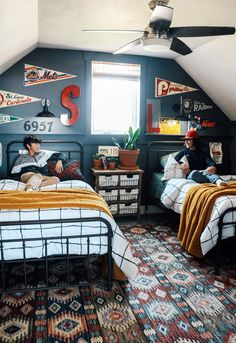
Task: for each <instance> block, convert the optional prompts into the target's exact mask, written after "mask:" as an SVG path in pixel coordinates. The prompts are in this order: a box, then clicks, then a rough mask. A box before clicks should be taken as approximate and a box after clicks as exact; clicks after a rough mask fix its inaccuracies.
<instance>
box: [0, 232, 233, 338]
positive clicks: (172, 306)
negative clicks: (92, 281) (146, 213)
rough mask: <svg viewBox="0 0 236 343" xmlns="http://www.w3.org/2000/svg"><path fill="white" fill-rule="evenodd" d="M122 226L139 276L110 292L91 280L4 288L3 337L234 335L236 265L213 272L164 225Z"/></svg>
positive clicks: (0, 323) (0, 326)
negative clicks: (48, 287) (11, 290)
mask: <svg viewBox="0 0 236 343" xmlns="http://www.w3.org/2000/svg"><path fill="white" fill-rule="evenodd" d="M122 230H123V232H124V234H125V235H126V237H127V238H128V239H129V241H130V244H131V246H132V248H133V253H134V255H135V257H136V259H137V261H138V263H139V274H138V276H137V277H136V279H135V280H133V281H132V282H117V281H115V282H114V283H113V288H112V291H111V292H107V291H105V290H104V289H103V288H101V287H95V286H92V287H81V288H80V289H78V288H76V287H72V288H67V289H65V288H59V289H54V290H50V291H49V292H48V293H46V292H45V291H40V292H39V291H37V292H31V291H29V292H25V293H22V292H14V293H12V294H7V295H3V296H2V298H1V302H0V342H11V343H21V342H22V343H23V342H24V343H33V342H34V343H46V342H50V343H51V342H54V343H74V342H75V343H86V342H87V343H88V342H92V343H102V342H107V343H108V342H109V343H113V342H114V343H115V342H117V343H118V342H123V343H135V342H137V343H144V342H162V343H220V342H221V343H223V342H224V343H235V342H236V267H230V266H225V267H224V268H223V269H222V272H221V275H220V276H218V277H216V276H215V275H214V266H213V265H212V264H211V261H208V260H207V261H205V262H203V261H200V260H196V259H194V258H192V257H191V256H189V255H188V254H187V253H186V252H184V251H183V250H182V249H181V248H180V246H179V244H178V242H177V239H176V232H174V231H172V230H171V228H169V227H167V226H164V225H158V226H155V225H149V226H135V227H134V226H130V227H127V226H126V227H123V228H122ZM57 263H58V264H57V266H56V270H57V273H60V274H61V275H63V270H64V268H63V266H61V265H60V261H58V262H57ZM18 272H19V270H18Z"/></svg>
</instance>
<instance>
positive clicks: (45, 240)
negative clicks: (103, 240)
mask: <svg viewBox="0 0 236 343" xmlns="http://www.w3.org/2000/svg"><path fill="white" fill-rule="evenodd" d="M79 222H81V223H85V222H100V223H101V224H102V223H103V224H105V227H106V228H107V230H106V232H104V233H98V234H89V233H87V232H86V233H85V234H82V235H73V236H62V237H60V239H61V240H63V241H66V254H63V255H60V256H59V257H55V256H50V255H48V241H52V240H53V239H54V240H55V239H58V237H55V236H54V237H45V238H42V237H40V238H26V239H20V240H19V239H13V240H12V239H8V240H0V254H1V264H0V266H1V275H0V282H1V286H0V294H2V293H6V292H7V293H9V292H16V289H9V288H7V282H6V281H7V277H8V275H7V273H6V265H7V264H8V263H22V264H23V274H24V275H23V279H24V282H23V284H24V285H23V286H22V287H21V288H20V289H17V291H18V290H20V291H26V290H27V291H29V286H28V285H27V270H26V264H27V263H28V262H33V261H40V262H41V261H42V262H43V263H44V266H45V284H44V285H42V286H37V287H34V288H30V289H31V290H47V289H49V288H61V287H69V286H70V287H72V286H73V287H74V286H81V285H83V286H86V285H91V284H94V283H96V284H97V283H98V282H97V281H96V282H94V281H93V280H91V278H90V269H89V259H90V258H91V256H100V255H98V254H96V255H95V254H92V255H91V254H90V239H91V238H92V237H103V236H105V237H107V254H106V255H107V258H106V260H107V279H106V281H104V280H103V281H101V282H100V283H102V284H104V283H105V282H106V284H107V288H108V290H110V289H111V287H112V236H113V232H112V227H111V223H110V222H109V221H108V220H107V219H105V218H101V217H88V218H73V219H48V220H36V221H29V220H27V221H20V222H18V221H9V222H0V228H1V226H11V225H15V226H16V225H35V224H40V225H42V224H55V223H57V224H58V223H59V224H61V225H62V224H65V223H79ZM101 224H100V225H101ZM75 238H83V239H84V238H87V254H86V256H85V255H79V254H78V255H76V257H75V256H72V255H70V249H69V245H70V239H75ZM30 241H32V242H35V241H41V242H42V243H43V244H44V247H45V250H44V251H45V256H44V257H42V258H26V243H27V242H30ZM14 242H18V243H19V242H22V248H23V259H22V260H18V259H15V260H4V244H5V243H14ZM63 244H64V243H63ZM80 257H81V258H84V257H86V258H87V261H88V263H87V265H88V269H87V278H86V282H84V281H83V282H82V283H81V282H79V283H78V284H74V283H73V284H71V283H70V264H71V260H72V259H73V258H80ZM56 258H58V259H63V260H65V261H66V265H67V277H66V279H67V280H65V281H66V282H65V284H64V282H63V285H58V286H55V285H53V286H51V285H49V270H48V264H49V262H50V260H55V259H56Z"/></svg>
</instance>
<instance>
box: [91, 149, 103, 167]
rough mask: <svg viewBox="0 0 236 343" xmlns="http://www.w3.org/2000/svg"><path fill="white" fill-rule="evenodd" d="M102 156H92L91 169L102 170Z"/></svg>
mask: <svg viewBox="0 0 236 343" xmlns="http://www.w3.org/2000/svg"><path fill="white" fill-rule="evenodd" d="M102 156H103V155H100V154H98V153H96V154H94V155H93V168H94V169H102Z"/></svg>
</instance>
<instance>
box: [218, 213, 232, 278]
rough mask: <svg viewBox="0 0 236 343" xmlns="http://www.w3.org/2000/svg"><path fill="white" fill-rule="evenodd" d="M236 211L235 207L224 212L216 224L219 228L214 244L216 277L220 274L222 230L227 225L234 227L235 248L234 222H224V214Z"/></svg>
mask: <svg viewBox="0 0 236 343" xmlns="http://www.w3.org/2000/svg"><path fill="white" fill-rule="evenodd" d="M234 211H236V207H231V208H228V209H227V210H225V211H224V212H223V213H222V214H221V215H220V219H219V223H218V227H219V232H218V238H217V244H216V260H215V273H216V275H219V274H220V264H221V248H222V233H223V229H224V227H225V226H227V225H232V226H234V236H233V237H234V241H235V246H236V222H235V221H233V220H231V221H226V220H224V218H225V216H226V214H228V213H230V212H234Z"/></svg>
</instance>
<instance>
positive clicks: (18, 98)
mask: <svg viewBox="0 0 236 343" xmlns="http://www.w3.org/2000/svg"><path fill="white" fill-rule="evenodd" d="M41 100H42V99H39V98H33V97H31V96H28V95H23V94H17V93H12V92H8V91H3V90H0V108H3V107H10V106H17V105H24V104H28V103H31V102H35V101H41Z"/></svg>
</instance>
